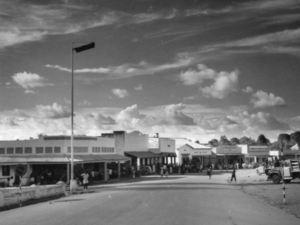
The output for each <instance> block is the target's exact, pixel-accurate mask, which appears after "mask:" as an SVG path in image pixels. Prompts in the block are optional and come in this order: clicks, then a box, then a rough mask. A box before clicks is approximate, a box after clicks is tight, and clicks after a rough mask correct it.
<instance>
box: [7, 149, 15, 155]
mask: <svg viewBox="0 0 300 225" xmlns="http://www.w3.org/2000/svg"><path fill="white" fill-rule="evenodd" d="M6 154H14V148H7V149H6Z"/></svg>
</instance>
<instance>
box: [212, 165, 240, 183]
mask: <svg viewBox="0 0 300 225" xmlns="http://www.w3.org/2000/svg"><path fill="white" fill-rule="evenodd" d="M212 171H213V166H212V164H209V165H208V166H207V175H208V177H209V179H210V180H211V176H212ZM233 179H234V181H235V183H236V166H234V167H233V168H232V172H231V178H230V181H229V182H232V180H233Z"/></svg>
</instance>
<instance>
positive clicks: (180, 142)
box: [175, 138, 212, 150]
mask: <svg viewBox="0 0 300 225" xmlns="http://www.w3.org/2000/svg"><path fill="white" fill-rule="evenodd" d="M175 144H176V148H177V149H178V148H180V147H182V146H184V145H189V146H190V147H192V148H193V149H206V150H209V149H212V147H208V146H205V145H201V144H198V143H195V142H191V141H189V140H187V139H184V138H183V139H176V140H175Z"/></svg>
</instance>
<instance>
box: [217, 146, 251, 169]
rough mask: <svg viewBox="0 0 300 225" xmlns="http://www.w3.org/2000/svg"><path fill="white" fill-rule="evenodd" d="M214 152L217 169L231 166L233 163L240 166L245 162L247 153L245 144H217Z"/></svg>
mask: <svg viewBox="0 0 300 225" xmlns="http://www.w3.org/2000/svg"><path fill="white" fill-rule="evenodd" d="M213 152H214V153H215V154H216V166H217V168H219V169H223V168H229V169H230V168H233V166H234V165H237V164H238V167H239V168H241V167H242V164H243V163H244V162H245V160H246V158H245V155H246V153H247V145H237V146H218V147H216V148H214V149H213Z"/></svg>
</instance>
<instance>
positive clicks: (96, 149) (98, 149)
mask: <svg viewBox="0 0 300 225" xmlns="http://www.w3.org/2000/svg"><path fill="white" fill-rule="evenodd" d="M92 152H94V153H100V152H101V147H93V148H92Z"/></svg>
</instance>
